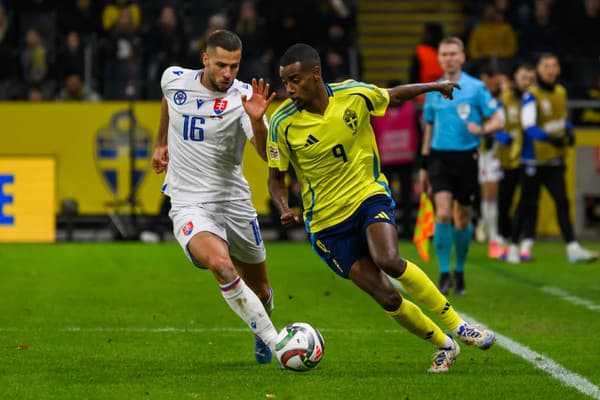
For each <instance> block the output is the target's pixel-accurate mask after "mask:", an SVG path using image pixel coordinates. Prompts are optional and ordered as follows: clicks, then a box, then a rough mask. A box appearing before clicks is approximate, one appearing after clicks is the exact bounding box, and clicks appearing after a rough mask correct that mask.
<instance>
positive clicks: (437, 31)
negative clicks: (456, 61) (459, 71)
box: [410, 22, 444, 82]
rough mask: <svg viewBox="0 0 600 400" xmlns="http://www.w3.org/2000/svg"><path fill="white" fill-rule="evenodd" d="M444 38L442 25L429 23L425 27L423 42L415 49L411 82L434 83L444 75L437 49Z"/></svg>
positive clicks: (422, 33) (422, 34) (411, 66)
mask: <svg viewBox="0 0 600 400" xmlns="http://www.w3.org/2000/svg"><path fill="white" fill-rule="evenodd" d="M443 36H444V30H443V28H442V25H440V24H439V23H437V22H428V23H426V24H425V25H423V31H422V32H421V42H420V44H418V45H417V47H416V48H415V52H414V54H413V56H412V60H411V63H410V81H411V82H433V81H437V80H438V79H440V78H441V77H442V75H444V72H443V71H442V68H441V67H440V62H439V61H438V55H437V47H438V44H439V43H440V40H442V37H443Z"/></svg>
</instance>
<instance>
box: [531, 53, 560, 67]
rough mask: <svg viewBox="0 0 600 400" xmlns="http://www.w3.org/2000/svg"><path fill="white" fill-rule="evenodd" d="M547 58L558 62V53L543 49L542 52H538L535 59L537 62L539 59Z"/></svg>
mask: <svg viewBox="0 0 600 400" xmlns="http://www.w3.org/2000/svg"><path fill="white" fill-rule="evenodd" d="M547 58H554V59H556V61H559V62H560V59H559V58H558V55H556V54H555V53H552V52H549V51H545V52H543V53H541V54H540V56H539V57H538V59H537V63H538V64H539V63H540V61H542V60H545V59H547Z"/></svg>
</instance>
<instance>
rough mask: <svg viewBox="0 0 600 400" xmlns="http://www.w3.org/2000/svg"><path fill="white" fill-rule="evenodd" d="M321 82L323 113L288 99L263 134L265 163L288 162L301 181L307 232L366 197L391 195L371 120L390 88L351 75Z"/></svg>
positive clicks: (283, 165) (284, 166)
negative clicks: (325, 94) (325, 95)
mask: <svg viewBox="0 0 600 400" xmlns="http://www.w3.org/2000/svg"><path fill="white" fill-rule="evenodd" d="M325 87H326V89H327V92H328V94H329V104H328V105H327V108H326V109H325V112H324V114H323V115H319V114H313V113H310V112H308V111H307V110H304V109H298V108H297V107H296V105H295V104H294V103H293V102H292V101H291V100H290V99H288V100H286V101H284V102H283V103H282V104H281V105H280V106H279V108H278V109H277V110H276V111H275V113H274V114H273V116H272V117H271V122H270V125H269V135H268V139H267V156H268V159H269V167H271V168H277V169H279V170H280V171H287V170H288V168H289V165H290V163H291V164H292V166H293V168H294V171H295V172H296V175H297V177H298V180H299V182H300V183H301V186H302V203H303V205H304V221H305V225H306V230H307V232H309V233H316V232H319V231H321V230H323V229H325V228H328V227H331V226H333V225H336V224H338V223H340V222H342V221H344V220H346V219H347V218H348V217H350V216H351V215H352V213H354V211H356V210H357V209H358V207H359V206H360V205H361V204H362V202H363V201H364V200H366V199H367V198H369V197H372V196H374V195H377V194H387V195H388V196H391V192H390V189H389V186H388V182H387V180H386V178H385V176H384V175H383V174H382V173H381V171H380V169H381V168H380V159H379V151H378V149H377V144H376V142H375V134H374V133H373V128H372V127H371V122H370V120H371V118H370V117H371V115H375V116H382V115H384V114H385V110H386V108H387V106H388V104H389V102H390V96H389V92H388V91H387V89H382V88H379V87H377V86H375V85H369V84H365V83H362V82H357V81H354V80H347V81H344V82H341V83H333V84H326V85H325Z"/></svg>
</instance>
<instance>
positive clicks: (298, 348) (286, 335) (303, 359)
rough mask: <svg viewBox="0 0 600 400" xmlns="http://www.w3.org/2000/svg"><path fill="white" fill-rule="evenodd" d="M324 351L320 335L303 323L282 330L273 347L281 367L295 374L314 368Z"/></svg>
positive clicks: (323, 343)
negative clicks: (295, 372)
mask: <svg viewBox="0 0 600 400" xmlns="http://www.w3.org/2000/svg"><path fill="white" fill-rule="evenodd" d="M324 351H325V341H324V340H323V336H321V333H320V332H319V331H318V330H317V329H316V328H314V327H313V326H311V325H310V324H307V323H304V322H294V323H293V324H290V325H288V326H286V327H285V328H283V329H282V330H281V332H279V336H278V337H277V344H276V345H275V355H276V356H277V359H278V360H279V362H280V363H281V365H282V366H283V367H284V368H286V369H291V370H292V371H297V372H303V371H308V370H309V369H312V368H314V367H316V366H317V364H318V363H319V361H321V359H322V358H323V353H324Z"/></svg>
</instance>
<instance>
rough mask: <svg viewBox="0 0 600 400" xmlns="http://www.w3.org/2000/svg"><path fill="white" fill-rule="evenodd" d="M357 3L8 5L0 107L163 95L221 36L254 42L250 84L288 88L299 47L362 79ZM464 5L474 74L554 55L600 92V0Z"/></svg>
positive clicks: (578, 83) (497, 0) (582, 85)
mask: <svg viewBox="0 0 600 400" xmlns="http://www.w3.org/2000/svg"><path fill="white" fill-rule="evenodd" d="M356 3H357V0H327V1H317V0H301V1H296V2H282V1H274V0H218V1H217V0H203V1H193V0H168V1H159V0H148V1H132V0H67V1H58V0H19V1H17V0H2V1H0V59H1V60H2V63H0V64H1V65H0V100H27V99H30V100H53V99H58V100H90V101H93V100H98V99H105V100H124V99H159V98H160V97H161V92H160V87H159V80H160V75H161V73H162V71H163V70H164V69H165V68H166V67H168V66H169V65H174V64H177V65H181V66H185V67H192V68H196V67H198V66H200V65H201V59H200V55H201V51H202V49H203V47H204V46H205V40H206V37H207V34H209V33H210V32H212V31H214V30H216V29H219V28H228V29H230V30H232V31H234V32H236V33H237V34H238V35H239V36H240V38H241V39H242V41H243V43H244V60H243V63H242V65H241V70H240V74H239V78H240V79H242V80H246V81H248V80H249V79H250V78H251V77H253V76H261V77H265V78H266V80H267V81H270V82H273V83H275V84H278V81H279V79H278V76H277V73H278V72H277V68H276V61H277V60H278V59H279V57H280V56H281V55H282V53H283V51H284V49H286V48H287V46H289V45H290V44H293V43H296V42H305V43H308V44H310V45H312V46H314V47H315V48H316V49H317V50H318V51H319V53H320V55H321V58H322V60H323V64H324V78H325V80H326V81H329V82H334V81H340V80H343V79H346V78H348V77H352V78H354V79H360V78H361V67H360V65H361V62H360V55H359V52H358V50H357V49H358V46H357V35H356V31H357V29H356V9H357V4H356ZM462 3H463V5H464V14H465V16H466V19H467V24H466V26H465V32H464V34H463V35H462V38H463V39H464V40H465V43H466V45H467V56H468V59H469V62H468V63H467V65H465V70H466V71H469V72H472V73H474V74H477V73H478V69H479V68H480V67H481V66H483V65H487V64H489V62H490V61H492V63H493V64H495V65H497V66H498V67H499V68H500V69H501V70H502V71H503V72H504V73H505V74H510V72H511V70H512V69H513V68H514V67H516V65H518V64H519V62H520V61H523V60H524V59H530V60H531V61H535V58H536V57H537V55H539V54H540V53H542V52H545V51H552V52H554V53H557V54H558V55H559V57H560V59H561V64H562V65H563V66H564V68H563V74H562V80H563V81H564V83H566V84H567V85H566V86H567V88H568V89H569V93H570V97H571V98H586V97H590V96H591V97H592V98H593V97H594V94H595V93H597V92H598V85H600V83H599V82H600V79H599V77H600V61H599V58H598V56H599V55H600V43H599V42H598V41H597V38H598V37H600V0H578V1H576V2H568V1H564V0H512V1H509V0H494V1H489V0H485V1H483V0H465V1H463V2H462ZM567 32H568V34H567ZM279 94H280V95H281V97H284V95H285V93H283V91H280V93H279Z"/></svg>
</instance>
